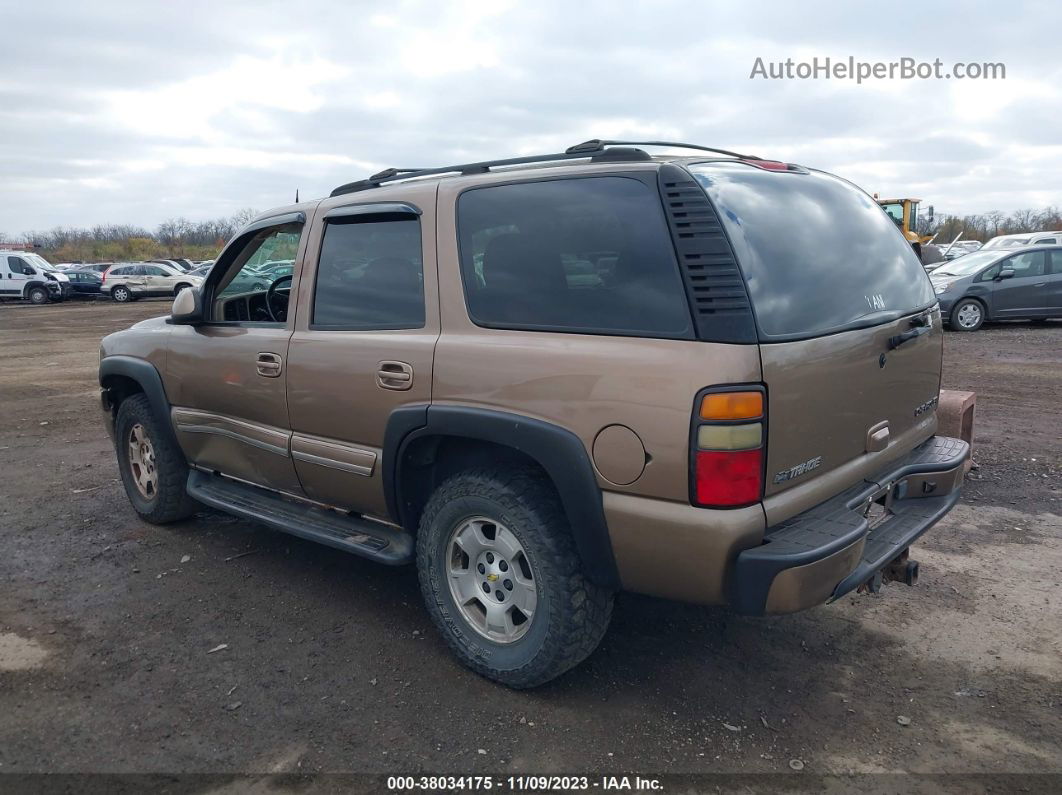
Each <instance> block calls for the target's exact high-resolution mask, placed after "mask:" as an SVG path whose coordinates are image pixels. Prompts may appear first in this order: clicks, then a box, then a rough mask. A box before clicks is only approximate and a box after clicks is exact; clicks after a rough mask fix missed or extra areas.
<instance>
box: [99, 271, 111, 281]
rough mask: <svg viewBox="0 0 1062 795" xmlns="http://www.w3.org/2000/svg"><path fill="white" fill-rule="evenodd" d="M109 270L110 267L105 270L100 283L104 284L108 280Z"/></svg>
mask: <svg viewBox="0 0 1062 795" xmlns="http://www.w3.org/2000/svg"><path fill="white" fill-rule="evenodd" d="M109 270H110V268H108V269H107V270H106V271H104V272H103V276H101V277H100V284H103V283H104V282H106V281H107V271H109Z"/></svg>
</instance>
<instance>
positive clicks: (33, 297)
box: [26, 287, 48, 306]
mask: <svg viewBox="0 0 1062 795" xmlns="http://www.w3.org/2000/svg"><path fill="white" fill-rule="evenodd" d="M26 297H27V298H29V300H30V303H31V304H37V305H38V306H39V305H40V304H46V303H48V291H47V290H45V289H44V288H43V287H31V288H30V289H29V292H28V293H27V294H26Z"/></svg>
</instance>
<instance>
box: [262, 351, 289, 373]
mask: <svg viewBox="0 0 1062 795" xmlns="http://www.w3.org/2000/svg"><path fill="white" fill-rule="evenodd" d="M257 366H258V375H261V376H264V377H266V378H276V377H277V376H278V375H280V372H281V370H282V369H283V367H284V360H283V359H281V358H280V355H279V354H276V353H269V352H263V353H260V354H258V362H257Z"/></svg>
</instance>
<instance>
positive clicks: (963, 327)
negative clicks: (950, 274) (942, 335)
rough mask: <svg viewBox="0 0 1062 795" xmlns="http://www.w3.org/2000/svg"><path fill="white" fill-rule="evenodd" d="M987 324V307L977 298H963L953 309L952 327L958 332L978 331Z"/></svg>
mask: <svg viewBox="0 0 1062 795" xmlns="http://www.w3.org/2000/svg"><path fill="white" fill-rule="evenodd" d="M984 322H985V305H984V304H982V303H981V302H980V301H978V300H977V299H976V298H963V299H962V300H961V301H959V302H958V303H957V304H955V306H953V307H952V308H951V327H952V328H953V329H955V330H956V331H977V329H979V328H981V326H982V325H984Z"/></svg>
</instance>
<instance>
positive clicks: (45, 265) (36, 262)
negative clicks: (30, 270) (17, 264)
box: [22, 254, 59, 273]
mask: <svg viewBox="0 0 1062 795" xmlns="http://www.w3.org/2000/svg"><path fill="white" fill-rule="evenodd" d="M22 259H24V260H26V262H28V263H29V264H30V265H32V266H33V267H35V268H40V269H41V270H42V271H48V272H49V273H59V269H58V268H56V267H55V266H54V265H52V264H51V263H50V262H48V260H46V259H45V258H44V257H42V256H41V255H40V254H23V255H22Z"/></svg>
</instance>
